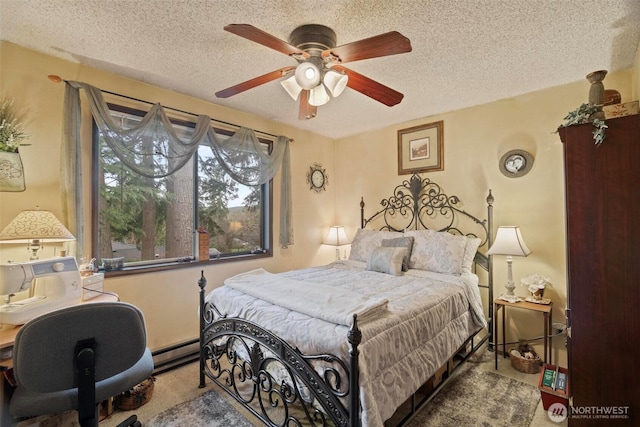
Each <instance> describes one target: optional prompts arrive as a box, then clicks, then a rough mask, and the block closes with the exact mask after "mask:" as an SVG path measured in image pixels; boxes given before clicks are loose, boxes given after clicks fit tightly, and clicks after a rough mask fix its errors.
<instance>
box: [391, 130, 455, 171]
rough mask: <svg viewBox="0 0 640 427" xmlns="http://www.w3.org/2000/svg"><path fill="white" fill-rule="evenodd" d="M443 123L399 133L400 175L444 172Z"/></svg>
mask: <svg viewBox="0 0 640 427" xmlns="http://www.w3.org/2000/svg"><path fill="white" fill-rule="evenodd" d="M442 132H443V122H442V121H439V122H434V123H427V124H426V125H420V126H414V127H412V128H408V129H400V130H399V131H398V175H408V174H412V173H414V172H431V171H441V170H444V151H443V144H442V141H443V135H442Z"/></svg>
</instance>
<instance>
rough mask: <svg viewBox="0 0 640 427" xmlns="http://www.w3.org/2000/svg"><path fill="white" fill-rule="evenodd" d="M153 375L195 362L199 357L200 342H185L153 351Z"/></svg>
mask: <svg viewBox="0 0 640 427" xmlns="http://www.w3.org/2000/svg"><path fill="white" fill-rule="evenodd" d="M151 355H152V356H153V375H158V374H161V373H163V372H167V371H170V370H171V369H175V368H178V367H180V366H183V365H186V364H188V363H191V362H194V361H197V360H198V358H199V356H200V340H199V339H197V338H195V339H193V340H189V341H185V342H182V343H180V344H174V345H171V346H169V347H165V348H162V349H160V350H156V351H153V352H152V353H151Z"/></svg>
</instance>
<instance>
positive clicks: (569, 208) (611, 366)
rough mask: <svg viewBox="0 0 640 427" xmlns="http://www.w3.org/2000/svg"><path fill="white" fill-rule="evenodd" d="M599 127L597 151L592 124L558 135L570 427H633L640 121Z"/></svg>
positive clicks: (637, 391) (638, 341) (638, 415)
mask: <svg viewBox="0 0 640 427" xmlns="http://www.w3.org/2000/svg"><path fill="white" fill-rule="evenodd" d="M606 124H607V125H608V126H609V128H608V129H607V130H606V139H605V140H604V142H603V143H602V144H601V145H600V146H596V145H595V144H594V141H593V135H592V132H593V130H594V127H593V126H592V125H591V124H585V125H579V126H571V127H567V128H560V129H559V133H560V138H561V140H562V142H563V145H564V167H565V198H566V234H567V236H566V237H567V246H566V249H567V307H568V310H569V315H568V317H569V326H570V329H569V331H568V332H569V333H570V337H568V339H567V345H568V357H569V378H570V382H571V394H572V395H573V400H572V407H573V413H574V415H575V416H571V415H570V417H569V425H570V426H601V425H602V426H613V425H615V426H631V425H634V426H638V425H640V351H639V350H638V349H640V116H638V115H633V116H627V117H622V118H616V119H609V120H606ZM576 411H577V413H576ZM587 412H589V414H587ZM603 414H607V415H606V416H605V415H603ZM614 417H615V418H614Z"/></svg>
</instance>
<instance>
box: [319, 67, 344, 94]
mask: <svg viewBox="0 0 640 427" xmlns="http://www.w3.org/2000/svg"><path fill="white" fill-rule="evenodd" d="M322 81H323V82H324V85H325V86H326V87H327V89H329V92H330V93H331V96H333V97H334V98H335V97H337V96H339V95H340V94H341V93H342V91H343V90H344V88H346V87H347V82H348V81H349V77H347V75H346V74H342V73H339V72H337V71H335V70H329V71H327V73H326V74H325V75H324V79H323V80H322Z"/></svg>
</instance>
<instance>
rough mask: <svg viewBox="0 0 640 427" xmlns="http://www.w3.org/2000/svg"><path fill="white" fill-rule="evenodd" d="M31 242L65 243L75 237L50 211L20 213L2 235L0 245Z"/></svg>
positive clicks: (0, 235)
mask: <svg viewBox="0 0 640 427" xmlns="http://www.w3.org/2000/svg"><path fill="white" fill-rule="evenodd" d="M29 240H40V241H43V242H65V241H69V240H75V237H74V236H73V234H71V232H70V231H69V230H67V228H66V227H65V226H64V225H62V223H61V222H60V221H59V220H58V218H56V216H55V215H54V214H52V213H51V212H49V211H41V210H27V211H22V212H20V213H19V214H18V215H17V216H16V217H15V218H14V219H13V220H12V221H11V222H10V223H9V224H8V225H7V226H6V227H5V228H4V230H2V232H1V233H0V243H21V242H25V241H29Z"/></svg>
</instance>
